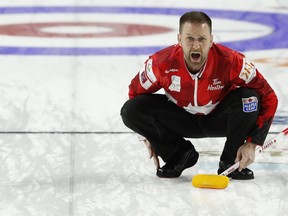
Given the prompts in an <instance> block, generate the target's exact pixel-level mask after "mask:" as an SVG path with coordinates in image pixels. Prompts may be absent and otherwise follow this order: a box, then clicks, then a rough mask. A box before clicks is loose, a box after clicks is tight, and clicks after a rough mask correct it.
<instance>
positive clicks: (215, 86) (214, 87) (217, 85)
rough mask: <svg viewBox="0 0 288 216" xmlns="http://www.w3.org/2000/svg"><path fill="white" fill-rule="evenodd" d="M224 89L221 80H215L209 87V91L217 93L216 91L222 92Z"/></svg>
mask: <svg viewBox="0 0 288 216" xmlns="http://www.w3.org/2000/svg"><path fill="white" fill-rule="evenodd" d="M223 88H224V85H221V81H220V80H219V78H216V79H213V80H212V84H209V85H208V88H207V90H208V91H216V90H221V89H223Z"/></svg>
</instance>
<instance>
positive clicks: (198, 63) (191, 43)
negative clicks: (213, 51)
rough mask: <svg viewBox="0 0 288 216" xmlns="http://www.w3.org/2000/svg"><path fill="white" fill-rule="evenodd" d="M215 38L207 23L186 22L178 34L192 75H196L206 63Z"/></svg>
mask: <svg viewBox="0 0 288 216" xmlns="http://www.w3.org/2000/svg"><path fill="white" fill-rule="evenodd" d="M212 41H213V36H212V35H211V34H210V29H209V26H208V25H207V24H206V23H203V24H200V23H190V22H186V23H184V24H183V26H182V31H181V32H180V33H179V34H178V42H179V44H180V46H181V47H182V49H183V53H184V59H185V62H186V65H187V68H188V69H189V71H190V72H191V73H196V72H198V71H199V70H200V68H201V67H202V65H203V64H204V63H205V61H206V59H207V56H208V52H209V49H210V47H211V46H212Z"/></svg>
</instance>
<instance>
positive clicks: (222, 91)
mask: <svg viewBox="0 0 288 216" xmlns="http://www.w3.org/2000/svg"><path fill="white" fill-rule="evenodd" d="M238 87H245V88H251V89H254V90H255V91H256V92H257V93H258V94H259V95H260V98H261V101H260V114H259V116H258V120H257V126H255V128H254V129H253V130H252V131H251V134H250V135H249V137H248V138H247V140H248V141H251V142H253V143H255V144H258V145H262V144H263V142H264V140H265V138H266V136H267V133H268V130H269V128H270V125H271V123H272V120H273V117H274V114H275V112H276V108H277V103H278V99H277V97H276V95H275V92H274V91H273V89H272V88H271V87H270V85H269V84H268V82H267V81H266V80H265V78H264V77H263V76H262V75H261V74H260V73H259V71H258V69H257V68H256V67H255V66H254V65H253V64H252V63H251V62H249V61H248V60H247V59H246V58H245V56H244V55H243V54H241V53H239V52H236V51H235V50H232V49H229V48H227V47H225V46H223V45H219V44H213V45H212V47H211V49H210V51H209V53H208V58H207V61H206V64H205V65H204V67H203V68H202V70H201V71H200V72H199V73H198V74H197V75H192V74H191V73H189V71H188V70H187V68H186V65H185V62H184V56H183V51H182V48H181V47H180V46H179V45H178V44H177V45H173V46H170V47H167V48H165V49H163V50H160V51H158V52H156V53H155V54H153V55H152V56H150V57H149V59H147V60H146V62H145V63H144V65H143V67H142V69H141V70H140V71H139V73H138V74H137V75H136V76H135V77H134V78H133V79H132V81H131V84H130V85H129V98H130V99H132V98H134V97H136V96H138V95H141V94H149V93H155V92H157V91H158V90H160V89H164V91H165V94H166V96H167V97H168V98H169V100H171V101H173V102H174V103H175V104H177V105H178V106H180V107H182V108H184V109H185V110H186V111H187V112H189V113H191V114H196V115H208V114H209V113H211V112H213V110H214V109H215V108H216V106H217V105H218V104H219V102H221V101H222V100H223V99H224V98H225V96H226V95H227V94H228V93H229V92H230V91H232V90H233V89H235V88H238ZM247 109H249V107H247Z"/></svg>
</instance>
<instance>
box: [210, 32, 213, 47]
mask: <svg viewBox="0 0 288 216" xmlns="http://www.w3.org/2000/svg"><path fill="white" fill-rule="evenodd" d="M212 45H213V35H212V34H211V42H210V48H211V47H212Z"/></svg>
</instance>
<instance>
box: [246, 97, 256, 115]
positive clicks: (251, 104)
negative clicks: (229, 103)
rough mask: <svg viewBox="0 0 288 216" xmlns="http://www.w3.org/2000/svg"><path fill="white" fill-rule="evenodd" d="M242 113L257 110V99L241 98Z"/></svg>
mask: <svg viewBox="0 0 288 216" xmlns="http://www.w3.org/2000/svg"><path fill="white" fill-rule="evenodd" d="M242 103H243V112H246V113H250V112H255V111H257V109H258V99H257V97H249V98H242Z"/></svg>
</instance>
